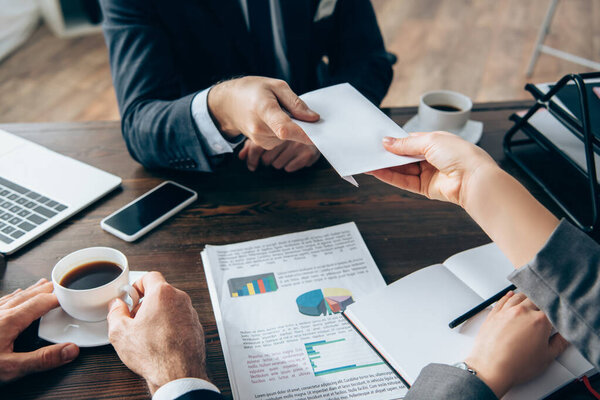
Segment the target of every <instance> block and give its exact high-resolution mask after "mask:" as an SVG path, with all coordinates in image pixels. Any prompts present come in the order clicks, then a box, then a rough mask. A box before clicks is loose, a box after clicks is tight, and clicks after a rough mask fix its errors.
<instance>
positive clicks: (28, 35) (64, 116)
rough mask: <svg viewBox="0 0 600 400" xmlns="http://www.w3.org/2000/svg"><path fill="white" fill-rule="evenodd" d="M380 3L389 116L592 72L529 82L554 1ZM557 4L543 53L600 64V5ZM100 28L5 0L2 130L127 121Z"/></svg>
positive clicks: (89, 6)
mask: <svg viewBox="0 0 600 400" xmlns="http://www.w3.org/2000/svg"><path fill="white" fill-rule="evenodd" d="M290 1H292V0H290ZM341 1H344V0H341ZM372 3H373V6H374V8H375V11H376V14H377V18H378V21H379V25H380V28H381V31H382V34H383V37H384V40H385V43H386V46H387V48H388V51H390V52H392V53H394V54H395V55H396V56H397V58H398V61H397V63H396V64H395V66H394V82H393V84H392V86H391V88H390V91H389V92H388V95H387V96H386V98H385V99H384V101H383V104H382V106H384V107H385V106H409V105H416V104H418V101H419V96H420V95H421V94H422V93H423V92H425V91H428V90H433V89H451V90H456V91H459V92H462V93H464V94H466V95H468V96H470V97H471V98H472V99H473V100H474V101H475V102H488V101H502V100H518V99H529V98H530V96H529V95H528V94H527V93H526V92H525V91H524V90H523V86H524V85H525V83H526V82H547V81H555V80H557V79H559V78H560V77H562V76H563V75H565V74H567V73H570V72H586V71H591V69H589V68H586V67H583V66H580V65H577V64H574V63H572V62H569V61H566V60H563V59H560V58H557V57H554V56H551V55H548V54H541V55H540V57H539V59H538V61H537V63H536V64H535V68H534V69H533V73H532V75H531V76H530V77H527V76H526V71H527V68H528V64H529V62H530V58H531V55H532V52H533V51H534V48H535V44H536V39H537V36H538V31H539V29H540V27H541V25H542V23H543V21H544V18H545V16H546V14H547V10H548V8H549V6H550V5H551V3H552V0H372ZM556 3H557V5H556V9H555V13H554V18H553V19H552V21H551V24H550V29H549V31H548V35H547V36H546V38H545V41H544V44H545V45H548V46H551V47H554V48H556V49H560V50H562V51H566V52H569V53H572V54H575V55H577V56H580V57H583V58H586V59H588V60H591V61H593V62H596V63H598V62H600V24H599V23H598V21H600V0H560V1H557V2H556ZM100 19H101V15H100V14H99V9H98V7H97V3H96V0H0V123H6V122H42V121H43V122H49V121H90V120H114V119H118V118H119V113H118V109H117V105H116V100H115V95H114V91H113V88H112V82H111V77H110V70H109V66H108V53H107V50H106V46H105V44H104V38H103V37H102V33H101V30H100V27H99V21H100Z"/></svg>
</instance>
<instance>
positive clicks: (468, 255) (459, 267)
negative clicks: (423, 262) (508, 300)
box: [444, 243, 594, 378]
mask: <svg viewBox="0 0 600 400" xmlns="http://www.w3.org/2000/svg"><path fill="white" fill-rule="evenodd" d="M444 265H445V266H446V268H448V269H449V270H450V271H452V273H454V275H456V276H457V277H458V278H459V279H460V280H462V281H463V282H464V283H466V284H467V285H468V286H469V287H470V288H471V289H473V290H474V291H475V292H476V293H477V294H478V295H479V296H481V297H482V298H485V299H487V298H489V297H491V296H493V295H494V294H496V293H498V292H499V291H500V290H502V289H504V288H505V287H507V286H508V285H510V281H509V280H508V279H506V277H507V276H508V275H509V274H510V273H511V272H512V271H514V267H513V266H512V263H511V262H510V260H509V259H508V258H506V256H505V255H504V254H503V253H502V251H501V250H500V249H499V248H498V246H497V245H496V244H495V243H489V244H486V245H483V246H479V247H475V248H473V249H469V250H466V251H463V252H461V253H458V254H455V255H453V256H452V257H450V258H448V259H447V260H446V261H445V262H444ZM476 304H478V303H475V304H473V306H475V305H476ZM556 361H558V363H560V364H562V366H564V367H565V368H566V369H567V370H568V371H570V373H571V374H572V375H574V376H575V377H577V378H579V377H581V376H583V375H587V374H588V373H589V372H591V371H592V370H593V369H594V366H593V365H592V364H590V363H589V362H588V361H587V360H586V359H585V358H584V357H583V356H582V355H581V354H580V353H579V351H578V350H577V349H576V348H575V347H573V346H569V347H568V348H567V350H566V351H565V352H564V353H563V354H561V355H560V356H559V357H558V358H557V359H556Z"/></svg>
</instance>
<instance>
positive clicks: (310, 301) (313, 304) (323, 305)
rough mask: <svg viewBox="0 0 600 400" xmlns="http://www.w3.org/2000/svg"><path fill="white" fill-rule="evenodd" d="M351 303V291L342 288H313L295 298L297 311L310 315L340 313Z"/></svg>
mask: <svg viewBox="0 0 600 400" xmlns="http://www.w3.org/2000/svg"><path fill="white" fill-rule="evenodd" d="M352 303H354V298H353V297H352V292H350V291H349V290H348V289H342V288H326V289H315V290H311V291H310V292H306V293H302V294H301V295H300V296H298V298H297V299H296V305H297V306H298V311H300V313H301V314H304V315H309V316H311V317H318V316H321V315H332V314H338V313H341V312H343V311H344V310H346V307H348V306H349V305H350V304H352Z"/></svg>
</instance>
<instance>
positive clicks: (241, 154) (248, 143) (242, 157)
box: [238, 140, 253, 160]
mask: <svg viewBox="0 0 600 400" xmlns="http://www.w3.org/2000/svg"><path fill="white" fill-rule="evenodd" d="M252 144H253V143H252V140H246V142H245V143H244V147H242V150H240V152H239V154H238V158H239V159H240V160H245V159H246V157H248V149H249V148H250V146H252Z"/></svg>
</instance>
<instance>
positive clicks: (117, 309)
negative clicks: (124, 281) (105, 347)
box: [106, 299, 131, 343]
mask: <svg viewBox="0 0 600 400" xmlns="http://www.w3.org/2000/svg"><path fill="white" fill-rule="evenodd" d="M130 319H131V313H130V312H129V307H127V304H125V302H124V301H123V300H121V299H114V300H113V301H112V302H111V303H110V305H109V308H108V315H107V316H106V321H107V322H108V340H109V341H110V342H111V343H113V341H114V340H115V338H117V337H119V336H121V335H120V333H122V332H123V328H124V327H125V324H127V322H128V321H129V320H130Z"/></svg>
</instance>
